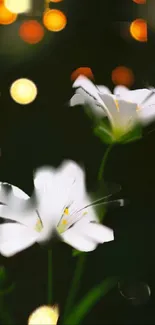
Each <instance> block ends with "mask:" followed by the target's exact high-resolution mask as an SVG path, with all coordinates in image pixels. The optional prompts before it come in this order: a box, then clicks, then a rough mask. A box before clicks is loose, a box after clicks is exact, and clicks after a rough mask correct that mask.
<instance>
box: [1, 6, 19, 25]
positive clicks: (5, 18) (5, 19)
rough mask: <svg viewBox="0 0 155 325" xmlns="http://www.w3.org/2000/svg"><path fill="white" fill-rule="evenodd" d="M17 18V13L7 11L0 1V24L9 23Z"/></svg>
mask: <svg viewBox="0 0 155 325" xmlns="http://www.w3.org/2000/svg"><path fill="white" fill-rule="evenodd" d="M16 19H17V14H15V13H13V12H11V11H9V10H8V9H7V8H6V7H5V5H4V3H3V2H0V24H1V25H9V24H12V23H14V21H16Z"/></svg>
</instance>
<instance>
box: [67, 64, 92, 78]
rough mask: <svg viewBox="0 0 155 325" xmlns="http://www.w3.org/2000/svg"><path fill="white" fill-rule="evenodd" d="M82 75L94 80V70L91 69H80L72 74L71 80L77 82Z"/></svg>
mask: <svg viewBox="0 0 155 325" xmlns="http://www.w3.org/2000/svg"><path fill="white" fill-rule="evenodd" d="M80 75H83V76H85V77H87V78H89V79H92V80H93V79H94V76H93V73H92V70H91V69H90V68H89V67H80V68H78V69H76V70H74V71H73V72H72V74H71V80H72V81H74V80H76V79H77V78H78V77H79V76H80Z"/></svg>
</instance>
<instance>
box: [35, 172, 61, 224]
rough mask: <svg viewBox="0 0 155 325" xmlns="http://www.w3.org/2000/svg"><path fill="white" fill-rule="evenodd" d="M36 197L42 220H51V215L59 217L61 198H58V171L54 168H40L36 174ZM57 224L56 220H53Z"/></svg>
mask: <svg viewBox="0 0 155 325" xmlns="http://www.w3.org/2000/svg"><path fill="white" fill-rule="evenodd" d="M34 186H35V196H36V199H37V210H38V211H39V214H40V216H41V219H42V220H43V223H44V221H46V219H48V220H50V219H51V215H54V216H55V218H56V217H57V213H58V211H59V210H61V209H60V202H59V196H58V195H57V196H56V193H55V191H56V169H55V168H52V167H41V168H38V169H37V170H36V172H35V174H34ZM51 222H53V223H56V220H51Z"/></svg>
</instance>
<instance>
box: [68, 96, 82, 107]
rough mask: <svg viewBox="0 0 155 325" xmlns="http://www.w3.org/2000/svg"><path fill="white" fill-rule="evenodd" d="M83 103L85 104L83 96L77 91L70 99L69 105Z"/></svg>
mask: <svg viewBox="0 0 155 325" xmlns="http://www.w3.org/2000/svg"><path fill="white" fill-rule="evenodd" d="M84 104H85V99H84V96H82V95H81V94H79V93H76V94H75V95H74V96H73V97H72V98H71V100H70V106H76V105H84Z"/></svg>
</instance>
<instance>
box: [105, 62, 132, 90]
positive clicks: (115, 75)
mask: <svg viewBox="0 0 155 325" xmlns="http://www.w3.org/2000/svg"><path fill="white" fill-rule="evenodd" d="M111 77H112V82H113V83H114V84H115V85H123V86H126V87H131V86H132V85H133V84H134V74H133V72H132V70H131V69H129V68H127V67H124V66H119V67H116V68H115V69H114V70H113V71H112V76H111Z"/></svg>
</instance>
